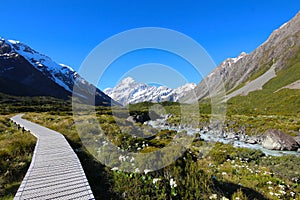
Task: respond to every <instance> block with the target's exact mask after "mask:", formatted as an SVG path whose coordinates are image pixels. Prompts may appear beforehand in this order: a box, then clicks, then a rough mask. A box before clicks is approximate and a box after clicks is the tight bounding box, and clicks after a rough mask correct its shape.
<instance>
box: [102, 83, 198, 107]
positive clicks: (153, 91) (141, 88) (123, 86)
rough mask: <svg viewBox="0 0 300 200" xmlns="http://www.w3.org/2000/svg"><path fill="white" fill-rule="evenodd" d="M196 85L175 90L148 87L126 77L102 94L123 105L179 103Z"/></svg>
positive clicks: (190, 84)
mask: <svg viewBox="0 0 300 200" xmlns="http://www.w3.org/2000/svg"><path fill="white" fill-rule="evenodd" d="M195 86H196V84H194V83H187V84H185V85H183V86H181V87H178V88H176V89H172V88H168V87H166V86H159V87H156V86H150V85H147V84H145V83H138V82H136V81H135V80H134V79H133V78H131V77H126V78H124V79H123V80H121V81H120V83H119V84H118V85H117V86H116V87H114V88H107V89H105V90H104V93H105V94H107V95H108V96H110V97H111V98H112V99H114V100H116V101H118V102H120V103H121V104H123V105H127V104H130V103H139V102H145V101H148V102H162V101H173V102H176V101H179V100H180V99H181V98H182V97H184V96H185V95H186V93H187V92H190V91H191V90H192V89H194V88H195Z"/></svg>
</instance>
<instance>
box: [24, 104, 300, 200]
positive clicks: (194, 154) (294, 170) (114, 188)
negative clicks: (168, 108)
mask: <svg viewBox="0 0 300 200" xmlns="http://www.w3.org/2000/svg"><path fill="white" fill-rule="evenodd" d="M122 112H123V111H122ZM111 114H112V113H111V112H110V111H109V109H107V108H103V109H101V108H99V109H98V110H97V116H98V120H99V122H101V127H102V128H103V129H104V130H105V134H106V135H107V138H108V139H109V140H110V141H111V142H113V143H115V145H118V146H120V147H122V148H123V149H127V150H130V151H134V152H147V151H148V150H149V149H150V150H151V149H152V150H153V149H154V150H155V149H156V148H158V147H160V148H161V147H163V146H164V145H165V144H167V143H168V140H170V139H172V137H174V132H161V133H158V135H159V136H160V139H159V140H158V139H157V138H147V139H143V140H142V139H137V138H130V137H129V134H126V133H124V132H120V130H119V127H120V125H117V124H116V123H115V121H114V119H113V117H112V115H111ZM25 117H26V118H27V119H30V120H31V121H34V122H36V123H39V124H42V125H44V126H46V127H49V128H52V129H54V130H57V131H59V132H61V133H63V134H64V135H65V136H66V137H67V138H68V140H69V142H70V143H71V145H72V147H73V148H74V149H76V152H79V153H78V156H79V158H80V160H81V162H82V164H83V168H84V170H85V172H86V174H87V177H88V180H89V182H90V184H91V187H92V190H93V192H94V194H95V196H96V197H97V198H98V199H103V198H105V199H221V198H223V199H237V197H238V198H240V199H297V198H298V199H299V198H300V196H299V194H300V186H299V182H298V181H297V178H299V170H298V166H299V164H300V158H299V157H296V156H283V157H267V156H264V155H263V154H262V153H261V152H260V151H256V150H250V149H243V148H234V147H232V146H231V145H224V144H221V143H217V144H215V145H214V146H212V147H210V149H211V150H210V152H209V153H208V154H206V155H201V154H200V152H201V150H202V149H203V147H205V146H210V145H211V144H210V143H206V142H203V141H195V142H194V143H193V145H192V146H191V147H190V148H189V149H187V151H186V153H185V154H184V155H182V156H181V157H180V158H179V159H178V160H177V161H176V162H175V163H173V164H171V165H169V166H167V167H165V168H163V169H161V170H158V171H155V172H150V173H125V172H121V171H118V170H116V171H112V170H111V169H110V168H108V167H105V166H103V165H102V164H101V163H100V162H99V161H97V160H95V159H94V158H93V157H92V156H91V155H90V154H89V153H88V152H87V151H86V149H85V147H84V146H82V144H81V142H80V138H79V137H78V135H77V132H76V130H75V126H74V123H73V119H72V115H70V114H69V113H67V112H66V113H65V114H62V113H60V114H57V115H53V113H49V112H48V113H30V114H26V116H25ZM127 131H130V130H129V129H128V130H127ZM124 136H126V137H125V138H126V139H125V140H123V141H122V140H121V139H122V138H124ZM94 137H95V138H97V135H94ZM137 143H138V145H136V144H137ZM145 143H146V144H149V146H147V147H143V146H142V144H145ZM129 147H131V148H129ZM132 147H133V148H132ZM174 181H175V182H176V186H175V185H172V186H171V185H170V182H172V183H173V182H174ZM124 183H127V184H124Z"/></svg>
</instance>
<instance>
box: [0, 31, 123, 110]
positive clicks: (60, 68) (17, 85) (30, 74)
mask: <svg viewBox="0 0 300 200" xmlns="http://www.w3.org/2000/svg"><path fill="white" fill-rule="evenodd" d="M0 66H1V70H0V82H1V84H0V92H4V93H8V94H13V95H21V96H23V95H24V96H53V97H57V98H62V99H69V98H70V96H72V91H73V88H74V86H76V88H78V90H79V91H80V94H79V93H77V94H76V95H78V96H79V99H81V100H82V102H86V103H89V102H94V101H95V103H96V105H110V104H111V103H113V104H116V105H118V104H117V103H116V102H114V101H112V100H111V98H109V97H108V96H107V95H105V94H104V93H103V92H102V91H100V90H99V89H98V88H96V87H95V86H94V85H92V84H90V83H88V82H87V81H86V80H84V79H83V78H82V77H80V75H79V74H77V72H75V71H74V70H73V69H72V68H71V67H69V66H67V65H64V64H58V63H56V62H54V61H53V60H52V59H51V58H50V57H48V56H46V55H43V54H41V53H39V52H37V51H35V50H34V49H32V48H30V47H29V46H27V45H26V44H23V43H21V42H19V41H16V40H6V39H4V38H3V37H0ZM7 87H10V88H13V89H11V91H9V90H7Z"/></svg>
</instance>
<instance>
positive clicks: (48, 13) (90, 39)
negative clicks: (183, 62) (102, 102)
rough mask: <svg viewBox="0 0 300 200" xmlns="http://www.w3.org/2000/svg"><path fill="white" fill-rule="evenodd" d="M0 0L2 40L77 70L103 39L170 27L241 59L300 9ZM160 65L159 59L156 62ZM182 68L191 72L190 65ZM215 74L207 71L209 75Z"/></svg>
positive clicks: (297, 4)
mask: <svg viewBox="0 0 300 200" xmlns="http://www.w3.org/2000/svg"><path fill="white" fill-rule="evenodd" d="M0 2H1V16H2V18H1V24H0V27H1V29H0V30H1V31H0V36H2V37H4V38H6V39H16V40H20V41H22V42H24V43H26V44H28V45H29V46H31V47H32V48H34V49H35V50H37V51H39V52H41V53H44V54H46V55H48V56H50V57H51V58H52V59H53V60H55V61H56V62H58V63H65V64H68V65H70V66H71V67H73V68H74V69H75V70H77V69H78V68H79V66H80V65H81V63H82V62H83V60H84V59H85V57H86V56H87V55H88V54H89V52H90V51H91V50H92V49H93V48H94V47H95V46H96V45H98V44H99V43H100V42H101V41H103V40H105V39H107V38H108V37H110V36H112V35H114V34H117V33H119V32H122V31H125V30H128V29H132V28H138V27H149V26H151V27H164V28H169V29H173V30H176V31H179V32H182V33H184V34H186V35H188V36H190V37H191V38H193V39H194V40H196V41H197V42H198V43H200V44H201V45H202V46H203V47H204V48H205V49H206V51H207V52H208V53H209V54H210V56H211V57H212V58H213V60H214V61H215V63H216V64H219V63H220V62H222V61H223V60H224V59H226V58H227V57H236V56H237V55H239V54H240V52H242V51H245V52H247V53H249V52H251V51H253V50H254V49H255V48H256V47H257V46H259V45H260V44H261V43H262V42H264V41H265V40H266V39H267V37H268V36H269V35H270V34H271V32H272V31H273V30H274V29H276V28H278V27H279V26H280V25H282V24H283V23H284V22H286V21H288V20H290V19H291V18H292V17H293V16H294V15H295V14H296V13H297V12H298V11H299V10H300V1H299V0H288V1H283V0H239V1H233V0H226V1H225V0H219V1H214V0H210V1H208V0H207V1H202V0H185V1H183V0H182V1H179V0H132V1H129V0H106V1H104V0H95V1H90V0H85V1H79V0H72V1H69V0H44V1H41V0H14V1H0ZM156 53H157V52H154V53H153V55H155V54H156ZM139 56H140V55H137V57H135V58H134V59H137V58H140V57H139ZM158 57H160V56H158ZM163 57H164V56H161V57H160V58H161V59H162V58H163ZM165 57H168V56H165ZM142 61H144V60H143V59H142V58H141V60H140V62H137V63H135V64H142V63H141V62H142ZM150 61H152V60H151V59H150V60H147V62H150ZM156 61H157V60H155V58H153V62H156ZM157 62H163V61H161V60H158V61H157ZM128 63H129V62H127V64H128ZM120 65H122V63H120ZM178 70H179V71H180V70H181V69H180V68H178ZM182 70H183V71H184V70H185V69H184V67H183V69H182ZM211 70H212V69H206V71H203V74H204V75H206V74H207V73H208V72H209V71H211ZM190 73H192V72H191V71H190ZM120 76H121V75H120V74H117V71H113V70H112V72H111V74H110V75H109V74H108V75H107V79H106V80H105V81H103V83H99V87H100V88H101V89H103V88H106V87H108V86H114V84H115V83H116V81H118V80H119V79H120V78H121V77H120ZM188 79H189V80H188V81H190V82H196V83H198V82H199V81H200V79H201V77H199V76H190V77H188Z"/></svg>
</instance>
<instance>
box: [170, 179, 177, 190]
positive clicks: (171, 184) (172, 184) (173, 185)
mask: <svg viewBox="0 0 300 200" xmlns="http://www.w3.org/2000/svg"><path fill="white" fill-rule="evenodd" d="M170 186H171V188H174V187H177V184H176V181H175V180H174V179H173V178H171V179H170Z"/></svg>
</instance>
